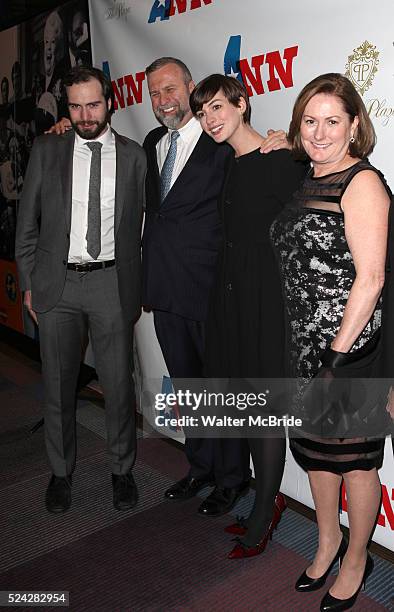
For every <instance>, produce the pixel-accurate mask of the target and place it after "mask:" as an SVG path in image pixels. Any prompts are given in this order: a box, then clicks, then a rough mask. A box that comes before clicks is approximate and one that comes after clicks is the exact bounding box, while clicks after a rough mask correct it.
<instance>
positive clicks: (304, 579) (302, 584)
mask: <svg viewBox="0 0 394 612" xmlns="http://www.w3.org/2000/svg"><path fill="white" fill-rule="evenodd" d="M347 547H348V541H347V539H346V538H345V536H342V540H341V543H340V545H339V548H338V550H337V553H336V555H335V557H334V558H333V560H332V561H331V563H330V565H329V566H328V568H327V569H326V571H325V572H324V574H323V575H322V576H319V577H318V578H311V577H310V576H308V574H307V573H306V571H305V572H303V573H302V574H301V576H300V577H299V578H298V580H297V582H296V583H295V590H296V591H298V592H299V593H309V592H311V591H317V590H318V589H320V588H321V587H322V586H323V585H324V584H325V582H326V580H327V578H328V575H329V573H330V572H331V570H332V568H333V567H334V565H335V563H336V562H337V561H339V565H340V564H341V561H342V559H343V557H344V556H345V554H346V551H347Z"/></svg>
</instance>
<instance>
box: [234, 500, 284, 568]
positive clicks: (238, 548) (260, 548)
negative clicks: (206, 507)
mask: <svg viewBox="0 0 394 612" xmlns="http://www.w3.org/2000/svg"><path fill="white" fill-rule="evenodd" d="M286 508H287V504H286V500H285V498H284V497H283V495H282V493H278V495H277V496H276V497H275V505H274V513H273V516H272V520H271V523H270V525H269V527H268V529H267V531H266V533H265V535H264V536H263V538H262V539H261V540H260V542H258V544H256V546H247V545H246V544H244V543H243V542H242V541H241V540H240V539H239V538H235V541H236V542H237V544H236V545H235V546H234V548H233V550H232V551H231V552H230V553H229V554H228V558H229V559H247V558H249V557H256V556H257V555H260V554H261V553H262V552H264V550H265V549H266V547H267V544H268V540H272V533H273V532H274V530H275V529H277V527H278V524H279V521H280V519H281V518H282V514H283V512H284V511H285V510H286ZM237 524H238V523H236V525H237ZM230 527H233V526H232V525H230ZM245 531H246V530H245Z"/></svg>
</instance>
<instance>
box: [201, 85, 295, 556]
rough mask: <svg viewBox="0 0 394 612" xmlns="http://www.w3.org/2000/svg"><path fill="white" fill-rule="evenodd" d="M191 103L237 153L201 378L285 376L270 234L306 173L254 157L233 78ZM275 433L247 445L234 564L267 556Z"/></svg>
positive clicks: (252, 136)
mask: <svg viewBox="0 0 394 612" xmlns="http://www.w3.org/2000/svg"><path fill="white" fill-rule="evenodd" d="M190 106H191V109H192V111H193V113H194V114H195V116H196V117H197V118H198V119H199V120H200V122H201V126H202V128H203V129H204V131H205V132H206V133H207V134H208V135H209V136H211V137H212V138H213V139H214V140H215V142H217V143H223V142H227V143H228V144H230V145H231V147H232V148H233V150H234V153H233V155H232V156H231V159H230V162H229V168H228V172H227V176H226V179H225V184H224V187H223V192H222V197H221V199H220V212H221V216H222V220H223V228H224V237H223V243H222V247H221V250H220V254H219V261H218V268H217V274H216V280H215V283H214V288H213V292H212V299H211V307H210V312H209V315H208V321H207V338H206V343H207V349H206V373H207V375H208V376H209V377H211V378H227V377H229V378H232V379H244V378H255V379H257V378H276V377H283V376H284V344H285V338H284V321H283V304H282V291H281V282H280V276H279V270H278V266H277V262H276V259H275V255H274V252H273V250H272V247H271V244H270V238H269V229H270V226H271V224H272V222H273V220H274V219H275V217H276V216H277V215H278V213H279V212H280V211H281V210H282V208H283V206H284V204H285V203H286V202H288V201H289V199H290V198H291V196H292V194H293V193H294V191H295V190H296V189H297V187H298V186H299V185H300V182H301V180H302V178H303V177H304V175H305V167H304V166H303V165H302V164H300V163H296V162H294V161H293V159H292V156H291V154H290V153H289V151H287V150H281V151H273V152H271V153H269V154H267V155H262V154H261V153H260V151H259V148H260V146H261V143H262V141H263V140H264V139H263V137H262V136H261V135H260V134H258V133H257V132H256V131H255V130H254V129H253V128H252V127H251V126H250V123H249V119H250V105H249V100H248V95H247V92H246V90H245V88H244V86H243V84H242V83H241V82H240V81H238V80H237V79H234V78H232V77H226V76H223V75H220V74H217V75H212V76H210V77H207V78H206V79H204V80H203V81H201V82H200V83H199V84H198V85H197V87H196V88H195V89H194V91H193V92H192V95H191V98H190ZM275 434H276V436H277V437H275V438H259V437H253V438H250V439H248V444H249V448H250V452H251V455H252V459H253V465H254V472H255V482H256V497H255V503H254V506H253V509H252V513H251V515H250V517H249V519H248V521H247V525H246V521H240V522H239V523H237V524H235V525H231V526H229V527H228V528H227V529H226V531H228V532H229V533H235V534H238V535H245V534H246V535H245V537H244V538H243V539H242V540H240V539H239V540H238V543H237V545H236V546H235V547H234V549H233V550H232V551H231V553H230V554H229V557H230V558H245V557H251V556H255V555H257V554H259V553H261V552H263V550H264V548H265V547H266V544H267V541H268V538H269V537H270V536H271V535H272V531H273V529H274V528H276V526H277V524H278V522H279V520H280V516H281V512H282V511H283V510H284V508H285V501H284V498H283V496H282V495H281V494H279V495H278V491H279V487H280V483H281V480H282V475H283V468H284V460H285V451H286V446H285V436H284V431H283V432H278V431H276V432H275ZM280 434H282V435H280Z"/></svg>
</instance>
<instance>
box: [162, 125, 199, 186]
mask: <svg viewBox="0 0 394 612" xmlns="http://www.w3.org/2000/svg"><path fill="white" fill-rule="evenodd" d="M174 131H177V132H179V138H178V139H177V141H176V143H177V149H176V158H175V164H174V169H173V171H172V177H171V186H170V188H171V187H172V186H173V184H174V183H175V181H176V179H177V178H178V176H179V175H180V173H181V172H182V170H183V168H184V166H185V164H186V162H187V160H188V159H189V157H190V155H191V153H192V151H193V149H194V147H195V146H196V144H197V141H198V139H199V138H200V136H201V132H202V128H201V125H200V122H199V121H198V120H197V119H196V118H195V117H192V118H191V119H190V121H188V122H187V123H186V125H184V126H183V127H181V128H179V130H168V132H167V134H164V136H163V137H162V138H160V140H159V142H158V143H157V145H156V154H157V165H158V167H159V172H160V173H161V169H162V167H163V164H164V160H165V158H166V157H167V153H168V149H169V148H170V144H171V134H172V132H174Z"/></svg>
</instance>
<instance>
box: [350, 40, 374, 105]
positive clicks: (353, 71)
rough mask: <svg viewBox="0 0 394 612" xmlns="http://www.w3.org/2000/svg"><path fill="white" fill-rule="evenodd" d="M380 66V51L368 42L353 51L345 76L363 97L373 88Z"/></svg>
mask: <svg viewBox="0 0 394 612" xmlns="http://www.w3.org/2000/svg"><path fill="white" fill-rule="evenodd" d="M378 64H379V51H377V50H376V46H374V45H372V44H371V43H370V42H368V41H367V40H365V41H364V42H363V43H362V44H361V45H360V46H359V47H357V48H356V49H353V53H351V55H349V57H348V63H347V64H346V73H345V76H347V78H348V79H349V80H350V81H351V82H352V83H353V85H354V86H355V88H356V89H357V90H358V91H359V92H360V94H361V95H362V96H363V95H364V93H365V92H366V91H367V89H369V87H370V86H371V84H372V81H373V80H374V78H375V74H376V73H377V71H378Z"/></svg>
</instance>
